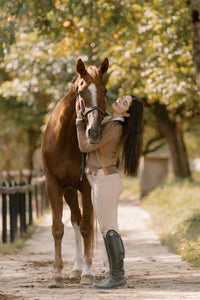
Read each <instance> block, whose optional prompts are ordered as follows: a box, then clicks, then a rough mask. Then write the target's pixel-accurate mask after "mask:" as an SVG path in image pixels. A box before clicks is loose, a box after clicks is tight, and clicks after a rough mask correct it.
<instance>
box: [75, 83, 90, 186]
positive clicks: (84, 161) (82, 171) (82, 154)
mask: <svg viewBox="0 0 200 300" xmlns="http://www.w3.org/2000/svg"><path fill="white" fill-rule="evenodd" d="M77 99H78V88H76V101H77ZM81 109H82V113H81V114H82V119H83V121H85V117H84V115H83V113H84V111H85V107H84V105H83V103H82V101H81ZM81 156H82V162H81V166H80V181H83V178H84V176H85V167H86V157H87V153H83V152H81Z"/></svg>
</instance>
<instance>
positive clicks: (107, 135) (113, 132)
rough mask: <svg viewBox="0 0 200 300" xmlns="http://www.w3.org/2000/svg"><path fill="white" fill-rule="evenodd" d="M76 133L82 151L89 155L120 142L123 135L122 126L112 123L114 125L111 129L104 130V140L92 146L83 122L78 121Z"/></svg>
mask: <svg viewBox="0 0 200 300" xmlns="http://www.w3.org/2000/svg"><path fill="white" fill-rule="evenodd" d="M76 131H77V138H78V144H79V149H80V151H81V152H86V153H88V152H92V151H95V150H97V149H99V148H101V147H102V146H104V145H106V144H108V143H111V142H113V141H115V140H120V139H121V135H122V126H121V125H120V124H118V122H115V121H113V122H112V125H111V126H110V127H109V128H108V126H104V127H103V128H102V139H101V141H100V142H99V143H98V144H91V143H90V142H89V141H88V138H87V136H86V131H85V124H84V122H83V121H82V120H76Z"/></svg>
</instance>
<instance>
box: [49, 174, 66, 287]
mask: <svg viewBox="0 0 200 300" xmlns="http://www.w3.org/2000/svg"><path fill="white" fill-rule="evenodd" d="M46 188H47V194H48V198H49V201H50V203H51V208H52V234H53V238H54V248H55V258H54V265H53V266H54V273H53V277H52V282H51V283H50V284H49V288H59V287H62V286H63V278H62V275H61V272H62V269H63V261H62V251H61V243H62V238H63V234H64V224H63V222H62V211H63V199H62V193H61V191H60V190H59V188H58V187H57V186H56V183H55V182H54V183H52V182H51V181H49V180H47V183H46Z"/></svg>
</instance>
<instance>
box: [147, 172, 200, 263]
mask: <svg viewBox="0 0 200 300" xmlns="http://www.w3.org/2000/svg"><path fill="white" fill-rule="evenodd" d="M142 206H143V207H144V208H145V209H146V210H148V211H149V212H150V214H151V215H152V218H153V221H154V224H155V228H156V230H157V232H158V234H159V236H160V239H161V242H162V243H163V244H164V245H167V246H168V247H169V248H170V250H171V251H173V252H175V253H177V254H179V255H181V256H182V258H183V259H185V260H187V261H189V262H191V263H192V264H193V266H194V267H198V268H200V174H198V173H196V174H194V176H193V178H192V179H185V180H180V179H176V178H173V177H172V176H170V177H169V178H168V180H167V181H166V182H165V184H163V185H162V186H160V187H158V188H156V189H155V190H154V191H152V192H151V193H149V194H148V195H147V196H146V197H145V198H144V200H143V201H142Z"/></svg>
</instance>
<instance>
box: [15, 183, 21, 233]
mask: <svg viewBox="0 0 200 300" xmlns="http://www.w3.org/2000/svg"><path fill="white" fill-rule="evenodd" d="M15 186H18V184H17V182H15ZM14 199H15V200H14V232H15V236H16V235H17V234H18V226H17V225H18V224H17V223H18V222H17V220H18V214H19V199H20V195H19V193H16V194H14Z"/></svg>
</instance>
